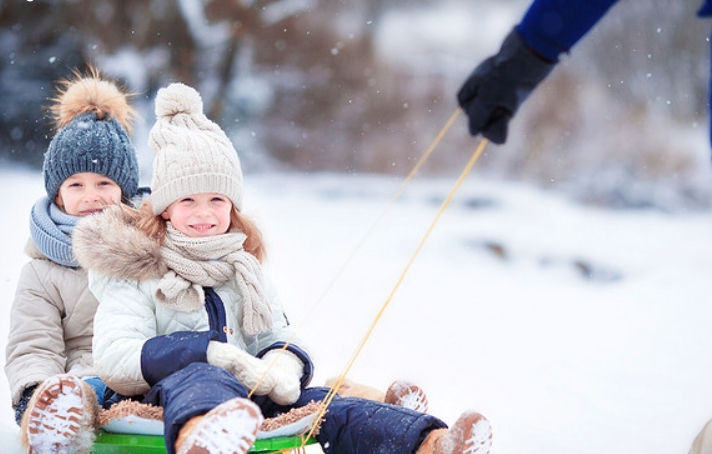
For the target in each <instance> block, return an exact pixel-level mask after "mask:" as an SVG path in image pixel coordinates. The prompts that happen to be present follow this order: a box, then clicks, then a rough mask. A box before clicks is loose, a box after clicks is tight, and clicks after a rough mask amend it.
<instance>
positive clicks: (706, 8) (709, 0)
mask: <svg viewBox="0 0 712 454" xmlns="http://www.w3.org/2000/svg"><path fill="white" fill-rule="evenodd" d="M697 15H698V16H700V17H710V16H712V0H705V2H704V3H703V4H702V6H701V7H700V9H699V11H697Z"/></svg>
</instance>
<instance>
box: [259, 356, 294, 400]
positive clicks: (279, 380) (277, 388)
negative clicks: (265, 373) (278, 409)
mask: <svg viewBox="0 0 712 454" xmlns="http://www.w3.org/2000/svg"><path fill="white" fill-rule="evenodd" d="M262 361H264V363H265V364H266V365H267V367H270V370H269V374H270V376H271V377H272V378H273V379H274V388H272V391H271V392H270V393H269V398H270V399H272V401H274V402H276V403H278V404H280V405H291V404H293V403H294V402H296V401H297V399H299V396H300V394H301V392H302V390H301V378H302V375H303V374H304V363H303V362H302V361H301V360H300V359H299V358H297V355H295V354H294V353H292V352H290V351H288V350H284V351H282V350H270V351H268V352H267V353H266V354H265V355H264V356H263V357H262ZM273 363H274V364H273Z"/></svg>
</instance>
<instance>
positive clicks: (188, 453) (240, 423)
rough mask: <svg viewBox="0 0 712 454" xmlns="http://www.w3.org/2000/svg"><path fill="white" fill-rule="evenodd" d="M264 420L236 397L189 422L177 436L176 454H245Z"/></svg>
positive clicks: (245, 401)
mask: <svg viewBox="0 0 712 454" xmlns="http://www.w3.org/2000/svg"><path fill="white" fill-rule="evenodd" d="M263 420H264V418H263V417H262V412H261V411H260V408H259V407H258V406H257V405H255V404H254V403H253V402H252V401H251V400H249V399H243V398H241V397H237V398H235V399H231V400H228V401H227V402H223V403H222V404H220V405H218V406H217V407H215V408H213V409H212V410H210V411H209V412H208V413H206V414H204V415H200V416H195V417H193V418H191V419H189V420H188V421H187V422H186V423H185V425H183V427H182V428H181V430H180V432H179V433H178V438H177V440H176V443H175V448H176V453H177V454H225V453H231V454H244V453H246V452H247V451H249V450H250V447H251V446H252V444H253V443H254V442H255V438H256V437H257V429H259V427H260V425H261V424H262V421H263Z"/></svg>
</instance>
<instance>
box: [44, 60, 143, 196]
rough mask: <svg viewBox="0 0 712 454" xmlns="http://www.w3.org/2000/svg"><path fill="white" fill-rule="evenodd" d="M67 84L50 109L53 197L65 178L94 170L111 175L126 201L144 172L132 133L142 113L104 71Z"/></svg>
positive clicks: (47, 159)
mask: <svg viewBox="0 0 712 454" xmlns="http://www.w3.org/2000/svg"><path fill="white" fill-rule="evenodd" d="M75 76H76V78H75V79H72V80H66V81H63V82H62V83H61V85H62V86H63V88H62V89H61V90H60V92H59V94H58V95H57V96H56V97H55V98H54V99H53V101H54V104H53V105H52V106H51V107H50V111H51V113H52V116H53V117H54V121H55V124H56V128H57V133H56V135H55V136H54V138H53V139H52V141H51V142H50V144H49V147H48V148H47V151H46V152H45V155H44V164H43V166H42V174H43V176H44V183H45V190H46V191H47V197H49V199H50V200H52V201H54V199H55V198H56V196H57V192H58V191H59V187H60V186H61V185H62V183H63V182H64V180H66V179H67V178H69V177H71V176H72V175H74V174H77V173H83V172H92V173H98V174H100V175H104V176H105V177H108V178H111V179H112V180H113V181H114V182H116V183H117V184H118V185H119V187H120V188H121V192H122V196H123V199H124V200H125V201H127V200H130V199H131V198H132V197H134V196H135V195H136V192H137V190H138V181H139V170H138V161H137V159H136V149H135V148H134V146H133V144H132V143H131V140H130V138H129V134H130V133H131V126H132V120H133V118H134V117H135V115H136V112H135V111H134V109H133V108H132V107H130V106H129V104H128V95H126V94H125V93H124V92H122V91H121V90H120V89H119V88H118V86H117V85H116V84H115V83H114V82H112V81H109V80H105V79H102V78H101V76H100V75H99V72H98V71H96V70H92V73H91V74H90V75H88V76H86V77H82V76H80V75H79V73H76V74H75Z"/></svg>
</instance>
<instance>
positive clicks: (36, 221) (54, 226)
mask: <svg viewBox="0 0 712 454" xmlns="http://www.w3.org/2000/svg"><path fill="white" fill-rule="evenodd" d="M79 219H81V218H80V217H77V216H70V215H68V214H67V213H65V212H64V211H62V210H61V209H60V208H59V207H58V206H57V205H56V204H54V203H53V202H51V201H50V200H49V198H48V197H42V198H41V199H40V200H38V201H37V202H36V203H35V205H34V206H33V207H32V213H31V214H30V235H31V236H32V241H34V242H35V245H36V246H37V249H39V250H40V252H42V253H43V254H44V255H45V256H46V257H47V258H48V259H50V260H52V261H53V262H56V263H58V264H60V265H63V266H67V267H70V268H79V264H78V263H77V260H76V259H75V258H74V253H73V252H72V237H71V235H72V231H73V230H74V226H75V225H76V224H77V222H78V221H79Z"/></svg>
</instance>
